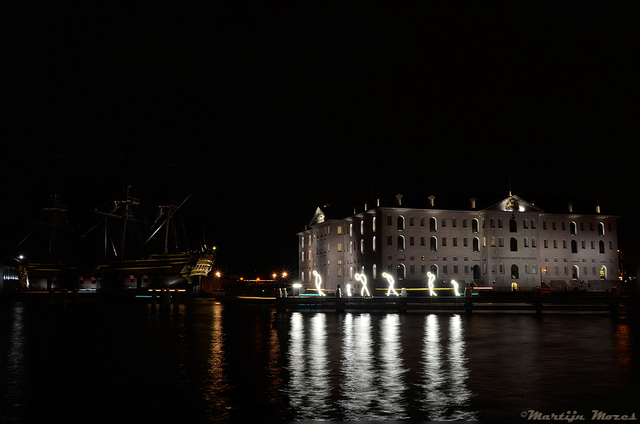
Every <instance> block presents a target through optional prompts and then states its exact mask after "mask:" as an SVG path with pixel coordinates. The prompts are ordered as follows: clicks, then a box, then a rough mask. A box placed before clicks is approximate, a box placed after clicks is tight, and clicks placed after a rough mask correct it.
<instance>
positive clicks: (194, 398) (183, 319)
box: [2, 300, 640, 422]
mask: <svg viewBox="0 0 640 424" xmlns="http://www.w3.org/2000/svg"><path fill="white" fill-rule="evenodd" d="M2 308H3V311H2V318H3V321H2V331H3V334H2V343H3V361H4V363H3V368H4V371H3V417H4V420H20V421H29V422H31V421H35V420H37V419H43V418H53V417H64V418H65V419H66V420H67V421H74V422H75V421H83V422H96V421H108V422H112V421H113V420H118V421H121V420H122V419H127V420H130V419H141V420H150V419H163V420H181V421H184V422H206V421H208V420H234V421H235V420H245V419H250V420H253V421H265V420H276V421H279V420H287V421H289V420H354V421H391V420H420V421H428V420H435V421H444V420H468V421H471V420H481V421H492V420H494V419H501V420H513V421H525V419H522V418H521V413H523V411H528V410H535V411H540V412H542V413H545V414H551V413H556V414H560V413H563V412H564V413H566V412H567V411H571V412H573V411H577V413H578V414H583V415H584V416H585V418H586V420H587V421H588V420H589V419H591V415H592V413H591V411H592V410H593V409H599V410H604V411H606V412H607V413H608V414H631V413H633V412H635V413H636V417H638V418H640V417H639V413H640V409H639V408H637V407H636V403H637V399H638V395H639V391H638V369H639V366H638V363H639V357H640V355H639V353H640V346H639V345H640V343H639V339H640V335H639V327H638V323H637V321H636V320H631V319H626V318H624V317H621V318H618V319H616V318H612V317H610V316H609V315H577V314H576V315H545V316H543V317H542V318H536V317H535V316H533V315H506V314H495V315H493V314H477V315H473V316H470V317H467V316H463V315H455V314H416V313H407V314H396V313H346V314H336V313H333V312H320V313H315V312H307V313H305V312H293V313H282V312H280V313H278V312H276V311H275V310H273V309H271V308H269V307H265V306H243V307H239V306H234V305H229V304H220V303H216V302H213V301H206V300H193V301H191V300H190V301H188V302H187V303H186V304H183V305H180V306H179V307H178V308H177V309H176V308H174V307H173V306H172V307H171V308H170V309H163V308H160V307H158V308H152V307H151V306H149V305H97V306H96V305H93V306H81V307H80V308H79V309H73V308H69V309H68V310H66V311H64V310H62V309H60V308H56V307H49V306H47V305H41V304H31V303H4V304H3V305H2Z"/></svg>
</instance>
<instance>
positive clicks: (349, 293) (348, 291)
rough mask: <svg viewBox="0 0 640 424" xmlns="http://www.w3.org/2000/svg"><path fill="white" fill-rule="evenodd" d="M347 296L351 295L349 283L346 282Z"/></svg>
mask: <svg viewBox="0 0 640 424" xmlns="http://www.w3.org/2000/svg"><path fill="white" fill-rule="evenodd" d="M347 297H351V284H347Z"/></svg>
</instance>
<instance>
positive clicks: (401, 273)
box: [396, 264, 407, 281]
mask: <svg viewBox="0 0 640 424" xmlns="http://www.w3.org/2000/svg"><path fill="white" fill-rule="evenodd" d="M406 272H407V269H406V267H405V266H404V264H398V267H397V268H396V279H397V280H398V281H400V280H404V278H405V276H406V275H407V274H406Z"/></svg>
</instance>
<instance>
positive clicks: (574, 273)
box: [571, 265, 580, 280]
mask: <svg viewBox="0 0 640 424" xmlns="http://www.w3.org/2000/svg"><path fill="white" fill-rule="evenodd" d="M571 278H573V279H574V280H577V279H578V278H580V268H579V267H578V265H574V266H572V267H571Z"/></svg>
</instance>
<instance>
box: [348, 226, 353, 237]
mask: <svg viewBox="0 0 640 424" xmlns="http://www.w3.org/2000/svg"><path fill="white" fill-rule="evenodd" d="M349 237H353V224H349Z"/></svg>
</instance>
